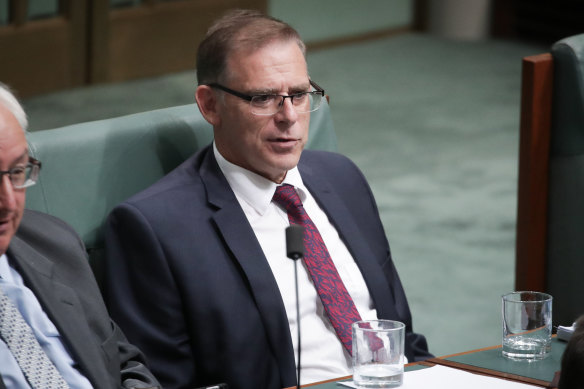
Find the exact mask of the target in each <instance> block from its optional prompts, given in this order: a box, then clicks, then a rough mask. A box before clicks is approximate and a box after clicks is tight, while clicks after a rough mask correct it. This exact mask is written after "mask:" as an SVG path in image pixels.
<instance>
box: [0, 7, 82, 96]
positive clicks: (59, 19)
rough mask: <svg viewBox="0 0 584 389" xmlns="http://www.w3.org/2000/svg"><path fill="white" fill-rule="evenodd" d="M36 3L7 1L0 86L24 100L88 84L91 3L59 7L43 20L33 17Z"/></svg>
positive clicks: (0, 43)
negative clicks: (88, 34) (88, 15)
mask: <svg viewBox="0 0 584 389" xmlns="http://www.w3.org/2000/svg"><path fill="white" fill-rule="evenodd" d="M31 1H32V0H5V1H4V4H5V5H7V8H8V12H7V18H6V21H5V23H3V24H2V25H0V53H1V56H2V60H1V61H0V81H1V82H3V83H5V84H7V85H8V86H10V87H11V88H12V89H13V90H14V91H15V92H16V94H17V95H18V96H19V97H26V96H30V95H33V94H39V93H44V92H49V91H53V90H56V89H63V88H68V87H73V86H77V85H82V84H84V83H85V82H86V78H87V77H86V74H87V73H86V67H87V55H86V51H87V10H88V1H89V0H58V1H55V2H54V3H55V4H56V6H55V12H53V13H50V14H48V15H42V17H39V15H33V14H31V12H29V11H30V10H31V8H30V4H29V3H31ZM45 4H46V3H45Z"/></svg>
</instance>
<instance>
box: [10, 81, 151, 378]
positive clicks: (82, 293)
mask: <svg viewBox="0 0 584 389" xmlns="http://www.w3.org/2000/svg"><path fill="white" fill-rule="evenodd" d="M26 126H27V120H26V115H25V113H24V111H23V110H22V108H21V106H20V105H19V103H18V102H17V100H16V99H15V98H14V96H13V95H12V94H11V92H10V91H9V90H8V89H7V88H6V87H5V86H4V85H2V84H0V180H1V181H0V378H1V379H0V388H1V387H7V388H68V387H70V388H104V389H106V388H107V389H113V388H121V387H123V388H149V387H157V386H158V385H159V384H158V382H157V381H156V379H155V378H154V377H153V375H152V374H151V373H150V371H149V370H148V369H147V368H146V366H145V365H144V359H143V356H142V354H141V353H140V352H139V351H138V349H137V348H135V347H134V346H131V345H130V344H128V343H127V341H126V338H125V337H124V335H123V334H122V332H121V330H120V329H119V328H118V327H117V326H116V325H115V324H114V323H113V322H112V321H111V319H110V317H109V315H108V312H107V310H106V307H105V304H104V303H103V300H102V298H101V295H100V292H99V289H98V287H97V284H96V282H95V279H94V277H93V274H92V273H91V270H90V268H89V264H88V262H87V257H86V253H85V249H84V246H83V243H82V242H81V240H80V239H79V237H78V236H77V235H76V234H75V232H74V231H73V230H72V229H71V228H70V227H69V226H67V225H66V224H65V223H63V222H62V221H60V220H58V219H56V218H54V217H51V216H48V215H44V214H40V213H37V212H32V211H26V210H24V203H25V195H26V188H27V187H29V186H31V185H34V183H35V181H36V179H37V176H38V174H39V170H40V167H41V164H40V162H39V161H37V160H35V159H33V158H31V157H29V155H28V148H27V143H26V138H25V132H24V129H25V128H26Z"/></svg>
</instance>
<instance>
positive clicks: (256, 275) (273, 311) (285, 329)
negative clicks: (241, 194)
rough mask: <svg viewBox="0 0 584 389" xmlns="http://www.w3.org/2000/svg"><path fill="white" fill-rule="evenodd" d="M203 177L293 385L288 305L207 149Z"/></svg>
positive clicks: (284, 376)
mask: <svg viewBox="0 0 584 389" xmlns="http://www.w3.org/2000/svg"><path fill="white" fill-rule="evenodd" d="M200 175H201V179H202V181H203V182H204V184H205V187H206V189H207V196H208V201H209V203H211V204H212V205H213V206H214V207H216V208H217V210H216V212H215V214H214V216H213V220H214V221H215V223H216V224H217V227H218V229H219V232H220V234H221V235H222V237H223V239H224V240H225V242H226V244H227V246H228V247H229V249H230V250H231V252H232V253H233V256H234V258H235V260H236V261H237V262H238V263H239V266H241V269H242V270H243V272H244V273H245V276H246V278H247V280H248V282H249V285H250V288H251V292H252V294H253V297H254V300H255V303H256V305H257V307H258V311H259V312H260V315H261V317H262V320H263V322H264V326H265V328H266V332H267V333H266V335H267V337H268V339H269V342H270V344H271V345H272V352H273V355H274V357H275V358H276V359H277V360H278V361H279V363H278V365H279V367H280V374H281V376H282V380H283V382H290V381H289V380H290V376H291V377H292V379H295V378H294V377H295V369H296V365H295V361H294V349H293V346H292V339H291V337H290V328H289V325H288V318H287V316H286V310H285V308H284V303H283V301H282V297H281V295H280V292H279V289H278V285H277V283H276V280H275V278H274V276H273V274H272V270H271V269H270V266H269V264H268V261H267V259H266V257H265V256H264V253H263V251H262V248H261V246H260V244H259V242H258V241H257V238H256V236H255V234H254V232H253V229H252V228H251V226H250V225H249V222H248V220H247V217H246V216H245V213H244V212H243V210H242V209H241V207H240V206H239V203H238V201H237V199H236V197H235V194H233V191H232V190H231V188H230V186H229V184H228V183H227V180H226V179H225V176H223V173H222V172H221V170H220V169H219V166H218V164H217V161H216V160H215V156H214V155H213V149H212V148H209V149H208V150H207V155H206V156H205V159H204V160H203V162H202V164H201V170H200ZM282 334H285V335H284V336H282Z"/></svg>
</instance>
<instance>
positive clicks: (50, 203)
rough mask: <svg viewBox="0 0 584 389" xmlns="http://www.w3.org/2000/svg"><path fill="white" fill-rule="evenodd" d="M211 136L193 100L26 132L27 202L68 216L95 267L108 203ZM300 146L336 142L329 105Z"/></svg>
mask: <svg viewBox="0 0 584 389" xmlns="http://www.w3.org/2000/svg"><path fill="white" fill-rule="evenodd" d="M212 139H213V132H212V127H211V126H210V125H209V123H207V122H206V121H205V120H204V119H203V117H202V116H201V114H200V112H199V110H198V108H197V107H196V105H194V104H193V105H185V106H178V107H171V108H165V109H159V110H155V111H149V112H143V113H138V114H133V115H128V116H122V117H118V118H113V119H105V120H99V121H94V122H87V123H80V124H75V125H70V126H66V127H62V128H56V129H50V130H42V131H36V132H32V133H29V134H28V143H29V149H30V154H31V156H33V157H35V158H37V159H39V160H40V161H41V162H42V164H43V165H42V170H41V174H40V178H39V181H38V183H37V185H35V186H33V187H31V188H29V189H28V190H27V200H26V208H28V209H34V210H37V211H41V212H45V213H48V214H51V215H54V216H57V217H59V218H61V219H63V220H64V221H66V222H67V223H69V224H70V225H71V226H72V227H73V228H74V229H75V230H76V231H77V233H78V234H79V235H80V236H81V238H82V239H83V241H84V242H85V245H86V248H87V251H88V253H89V257H90V261H91V262H92V266H94V269H96V266H95V265H96V263H98V262H99V260H100V258H101V257H102V256H103V251H104V239H103V225H104V222H105V219H106V218H107V216H108V214H109V212H110V211H111V210H112V208H113V207H114V206H116V205H117V204H119V203H120V202H122V201H123V200H125V199H126V198H128V197H130V196H132V195H133V194H135V193H137V192H139V191H141V190H143V189H145V188H146V187H148V186H150V185H151V184H153V183H154V182H156V181H157V180H158V179H160V178H161V177H163V176H164V175H165V174H167V173H168V172H170V171H171V170H172V169H174V168H175V167H176V166H178V165H179V164H180V163H181V162H183V161H184V160H186V159H187V158H188V157H189V156H191V155H192V154H194V153H195V152H196V151H197V150H199V149H201V148H203V147H204V146H206V145H208V144H209V143H210V142H211V141H212ZM307 147H308V148H312V149H321V150H329V151H335V150H336V149H337V141H336V135H335V132H334V126H333V122H332V118H331V114H330V109H329V106H328V104H324V105H323V106H322V107H321V109H319V110H318V111H315V112H313V113H312V114H311V120H310V132H309V140H308V144H307ZM97 272H98V273H99V271H97ZM97 276H98V278H99V276H100V275H99V274H97Z"/></svg>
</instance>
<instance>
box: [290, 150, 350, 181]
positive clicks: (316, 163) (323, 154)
mask: <svg viewBox="0 0 584 389" xmlns="http://www.w3.org/2000/svg"><path fill="white" fill-rule="evenodd" d="M298 166H299V168H300V170H301V171H302V170H303V169H305V168H309V169H310V170H311V171H313V172H314V173H316V174H326V175H330V174H333V175H334V174H336V173H340V174H350V173H351V172H359V169H358V168H357V166H356V165H355V163H354V162H353V161H352V160H351V159H350V158H348V157H347V156H345V155H343V154H340V153H336V152H332V151H324V150H304V151H303V152H302V156H301V157H300V161H299V163H298Z"/></svg>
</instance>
